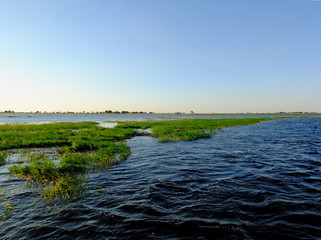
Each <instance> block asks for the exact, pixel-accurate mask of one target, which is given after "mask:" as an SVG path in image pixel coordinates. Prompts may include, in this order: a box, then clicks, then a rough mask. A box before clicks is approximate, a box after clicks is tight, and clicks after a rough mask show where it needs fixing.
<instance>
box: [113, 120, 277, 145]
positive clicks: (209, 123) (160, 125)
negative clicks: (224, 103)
mask: <svg viewBox="0 0 321 240" xmlns="http://www.w3.org/2000/svg"><path fill="white" fill-rule="evenodd" d="M272 119H276V118H230V119H180V120H169V121H145V122H122V123H119V124H118V125H117V128H132V129H137V128H141V129H148V128H151V130H152V136H153V137H155V138H158V139H159V141H160V142H172V141H179V140H183V141H192V140H197V139H201V138H210V137H211V136H212V134H213V133H215V130H217V129H222V128H225V127H233V126H241V125H251V124H257V123H260V122H262V121H267V120H272Z"/></svg>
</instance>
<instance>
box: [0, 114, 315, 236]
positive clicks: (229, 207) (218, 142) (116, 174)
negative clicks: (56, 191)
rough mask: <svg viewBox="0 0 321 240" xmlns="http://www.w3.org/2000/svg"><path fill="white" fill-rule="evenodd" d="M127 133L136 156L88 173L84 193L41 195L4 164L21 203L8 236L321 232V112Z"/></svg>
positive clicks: (7, 182)
mask: <svg viewBox="0 0 321 240" xmlns="http://www.w3.org/2000/svg"><path fill="white" fill-rule="evenodd" d="M127 143H128V145H129V146H130V148H131V152H132V154H131V156H130V157H129V158H128V159H127V160H125V161H123V162H121V163H120V164H118V165H116V166H113V167H111V168H109V169H105V170H102V171H99V172H93V173H89V176H88V177H89V178H88V191H87V193H85V195H83V196H80V197H79V198H77V199H69V200H54V201H51V200H42V199H40V198H39V197H38V196H36V195H35V194H34V189H32V188H29V187H27V186H25V187H23V185H24V184H25V180H23V179H18V178H16V177H13V176H10V175H9V173H8V171H7V168H8V166H10V164H7V165H5V166H3V167H1V168H0V172H2V174H1V175H0V187H2V188H6V189H7V191H6V198H7V202H8V203H11V204H12V205H14V206H16V208H15V209H14V210H12V211H10V212H8V214H7V215H8V216H7V218H6V220H5V221H2V222H1V223H0V229H1V231H0V239H317V238H321V118H313V119H288V120H276V121H268V122H264V123H261V124H258V125H251V126H242V127H233V128H226V129H224V130H223V131H218V132H217V133H216V134H215V135H213V137H212V138H210V139H201V140H197V141H192V142H174V143H159V142H158V141H157V139H154V138H151V137H135V138H133V139H131V140H129V141H128V142H127ZM0 213H1V214H2V213H3V210H1V212H0Z"/></svg>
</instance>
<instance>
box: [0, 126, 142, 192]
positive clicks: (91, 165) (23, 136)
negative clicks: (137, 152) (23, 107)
mask: <svg viewBox="0 0 321 240" xmlns="http://www.w3.org/2000/svg"><path fill="white" fill-rule="evenodd" d="M136 134H137V131H136V130H134V129H130V128H124V129H122V128H102V127H99V126H97V124H96V123H94V122H80V123H51V124H41V125H23V124H19V125H9V124H8V125H1V126H0V150H2V151H0V163H2V162H3V163H4V162H5V159H6V158H7V155H6V154H7V153H6V151H4V150H8V149H21V148H39V147H40V148H43V147H59V149H58V152H59V153H60V154H61V157H60V161H59V163H57V161H54V160H52V159H51V158H49V157H48V156H47V155H46V154H41V153H40V154H39V153H38V154H37V153H31V152H28V151H27V154H28V156H27V157H25V156H24V158H26V159H27V160H26V161H21V162H23V164H16V165H13V166H12V167H10V168H9V171H10V172H11V173H13V174H15V175H17V176H19V177H23V178H27V179H28V180H29V181H30V182H32V183H35V184H37V185H38V186H40V190H41V193H42V196H43V197H45V198H54V197H56V196H60V197H71V196H74V195H79V193H82V192H83V191H84V190H85V173H86V171H87V170H90V169H95V168H102V167H108V166H110V165H112V164H114V163H115V162H117V161H119V160H123V159H126V158H127V157H128V156H129V154H130V151H129V148H128V147H127V145H126V144H125V143H124V142H123V141H124V140H126V139H128V138H131V137H133V136H135V135H136Z"/></svg>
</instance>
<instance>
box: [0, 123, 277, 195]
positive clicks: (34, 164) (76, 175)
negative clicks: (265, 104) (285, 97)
mask: <svg viewBox="0 0 321 240" xmlns="http://www.w3.org/2000/svg"><path fill="white" fill-rule="evenodd" d="M275 119H280V118H234V119H180V120H167V121H142V122H137V121H135V122H133V121H130V122H120V123H119V124H118V125H117V126H116V127H115V128H102V127H99V126H97V124H96V123H93V122H80V123H52V124H41V125H25V124H17V125H0V164H4V163H5V160H6V158H7V152H6V150H9V149H21V148H28V149H31V148H47V147H57V148H58V152H59V154H60V156H59V161H55V160H53V159H51V158H50V157H48V156H47V155H45V154H41V153H32V152H29V153H28V157H27V158H25V159H24V163H23V164H16V165H13V166H12V167H10V168H9V170H10V172H11V173H13V174H15V175H17V176H19V177H23V178H27V179H28V180H29V181H30V182H31V183H34V184H36V185H37V186H40V188H39V190H40V191H41V193H42V196H43V197H45V198H54V197H56V196H60V197H63V198H68V197H71V196H74V195H79V194H81V193H82V192H83V191H84V190H85V182H86V181H85V176H86V172H87V171H91V170H93V169H97V168H103V167H108V166H110V165H112V164H114V163H115V162H117V161H120V160H123V159H126V158H127V157H128V155H129V154H130V150H129V148H128V146H127V145H126V144H125V142H124V140H126V139H129V138H132V137H134V136H138V135H141V133H140V131H138V129H151V135H152V136H153V137H155V138H158V139H159V141H161V142H172V141H179V140H184V141H190V140H196V139H200V138H209V137H211V135H212V134H213V133H215V130H217V129H222V128H225V127H232V126H241V125H251V124H257V123H260V122H262V121H267V120H275Z"/></svg>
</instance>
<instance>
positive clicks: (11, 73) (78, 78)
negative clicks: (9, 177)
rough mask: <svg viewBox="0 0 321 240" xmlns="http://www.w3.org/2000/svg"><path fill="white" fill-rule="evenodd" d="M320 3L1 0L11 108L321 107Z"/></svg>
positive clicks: (0, 43) (0, 93)
mask: <svg viewBox="0 0 321 240" xmlns="http://www.w3.org/2000/svg"><path fill="white" fill-rule="evenodd" d="M320 44H321V1H317V0H314V1H312V0H311V1H308V0H55V1H49V0H28V1H25V0H10V1H5V0H3V1H2V0H0V111H4V110H13V111H16V112H20V111H25V112H26V111H90V112H91V111H105V110H112V111H146V112H159V113H171V112H190V111H194V112H195V113H241V112H245V113H246V112H280V111H282V112H295V111H304V112H321V94H320V92H321V46H320Z"/></svg>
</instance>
